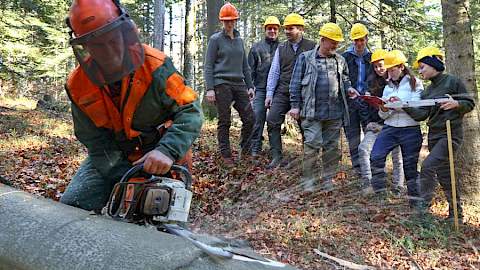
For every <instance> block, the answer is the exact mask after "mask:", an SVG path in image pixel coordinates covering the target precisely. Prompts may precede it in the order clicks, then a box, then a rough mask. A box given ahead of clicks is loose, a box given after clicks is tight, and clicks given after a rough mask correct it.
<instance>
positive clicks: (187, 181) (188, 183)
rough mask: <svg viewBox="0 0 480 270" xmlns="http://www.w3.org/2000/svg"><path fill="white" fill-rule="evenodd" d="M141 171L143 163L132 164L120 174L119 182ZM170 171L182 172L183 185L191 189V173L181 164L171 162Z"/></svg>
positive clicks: (125, 180)
mask: <svg viewBox="0 0 480 270" xmlns="http://www.w3.org/2000/svg"><path fill="white" fill-rule="evenodd" d="M142 171H143V163H140V164H137V165H135V166H133V167H132V168H130V169H129V170H128V171H127V172H126V173H125V174H124V175H123V176H122V178H121V179H120V183H125V182H127V181H128V180H129V179H130V178H132V177H133V176H134V175H136V174H137V173H139V172H142ZM170 171H175V172H178V173H180V174H182V175H183V177H184V178H182V179H183V180H184V183H185V187H186V188H187V189H188V190H191V189H192V175H191V174H190V172H189V171H188V170H187V168H185V167H183V166H181V165H177V164H173V165H172V167H170V170H169V172H170ZM157 176H161V175H157Z"/></svg>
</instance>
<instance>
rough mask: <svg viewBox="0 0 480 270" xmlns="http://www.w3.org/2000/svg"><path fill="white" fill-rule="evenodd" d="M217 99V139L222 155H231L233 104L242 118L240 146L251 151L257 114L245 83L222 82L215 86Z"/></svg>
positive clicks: (243, 150) (245, 150) (244, 150)
mask: <svg viewBox="0 0 480 270" xmlns="http://www.w3.org/2000/svg"><path fill="white" fill-rule="evenodd" d="M214 90H215V100H216V105H217V110H218V128H217V139H218V147H219V150H220V154H221V155H222V157H231V156H232V152H231V149H230V126H231V124H232V120H231V117H232V114H231V113H232V104H233V108H234V109H235V110H237V112H238V114H239V115H240V119H241V120H242V131H241V138H240V147H241V148H242V152H243V153H245V152H249V151H250V148H251V135H252V129H253V124H254V121H255V116H254V115H253V109H252V105H251V103H250V100H249V98H248V93H247V88H246V86H245V85H230V84H220V85H216V86H215V88H214Z"/></svg>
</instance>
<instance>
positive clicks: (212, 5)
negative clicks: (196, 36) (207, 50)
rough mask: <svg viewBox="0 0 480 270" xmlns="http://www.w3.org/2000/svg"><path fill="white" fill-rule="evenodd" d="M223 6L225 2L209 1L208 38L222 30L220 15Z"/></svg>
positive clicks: (220, 0)
mask: <svg viewBox="0 0 480 270" xmlns="http://www.w3.org/2000/svg"><path fill="white" fill-rule="evenodd" d="M222 5H223V0H207V37H208V38H210V36H211V35H213V33H215V32H217V31H218V30H220V20H219V19H218V13H219V12H220V8H221V7H222Z"/></svg>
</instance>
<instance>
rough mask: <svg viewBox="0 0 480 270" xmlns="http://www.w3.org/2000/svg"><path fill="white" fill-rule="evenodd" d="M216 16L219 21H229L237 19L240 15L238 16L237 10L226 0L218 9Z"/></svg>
mask: <svg viewBox="0 0 480 270" xmlns="http://www.w3.org/2000/svg"><path fill="white" fill-rule="evenodd" d="M218 18H219V19H220V21H231V20H237V19H238V18H240V16H238V10H237V9H236V8H235V6H234V5H232V4H230V3H228V2H227V3H225V5H223V6H222V8H221V9H220V13H219V14H218Z"/></svg>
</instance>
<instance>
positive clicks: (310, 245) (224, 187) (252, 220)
mask: <svg viewBox="0 0 480 270" xmlns="http://www.w3.org/2000/svg"><path fill="white" fill-rule="evenodd" d="M56 126H58V127H59V128H55V127H56ZM52 128H53V129H54V130H56V131H55V133H52V132H50V131H51V130H52ZM239 132H240V131H239V128H238V125H237V126H234V127H232V132H231V134H232V138H233V140H232V145H235V144H236V143H238V136H239ZM286 142H287V143H286V144H285V145H286V147H285V149H286V150H285V152H286V153H288V154H289V155H290V157H289V159H290V160H291V161H292V162H290V165H288V166H287V167H285V168H278V169H275V170H266V169H265V166H266V165H267V164H268V161H269V160H268V157H267V154H266V153H264V155H262V156H260V157H259V158H256V159H255V160H251V159H247V160H240V161H239V160H238V153H237V152H236V151H234V152H233V155H234V157H235V158H237V163H236V165H235V167H234V168H233V169H230V170H228V169H226V168H223V167H222V166H220V164H221V162H220V157H219V156H218V154H216V153H217V142H216V125H215V124H214V123H212V122H207V124H206V125H205V126H204V128H203V130H202V134H201V137H200V138H199V139H198V140H197V141H196V143H195V145H194V185H193V191H194V200H193V204H192V209H191V215H190V216H191V220H192V223H193V226H195V230H197V231H198V230H200V231H203V232H208V233H212V234H221V235H225V236H228V237H233V238H241V239H246V240H248V241H249V242H250V243H251V245H252V246H253V247H254V248H255V250H256V251H257V252H259V253H260V254H263V255H265V256H267V257H273V258H275V259H277V260H279V261H282V262H285V263H289V264H292V265H295V266H297V267H299V268H303V269H332V264H331V262H329V263H327V262H325V260H323V259H322V258H320V257H319V256H318V255H317V254H315V252H314V251H313V250H314V249H317V250H319V251H321V252H324V253H327V254H329V255H332V256H338V257H339V258H343V259H345V260H348V261H351V262H355V263H357V264H365V265H372V266H375V267H377V268H379V269H385V268H390V269H414V266H413V263H412V259H411V258H410V257H409V256H408V255H407V254H406V252H405V250H404V248H406V249H407V250H408V251H409V252H410V253H411V254H412V257H413V258H414V260H415V261H416V262H417V263H418V264H419V265H421V266H422V267H423V268H424V269H474V267H476V268H480V260H479V255H478V254H479V252H478V249H479V248H480V240H479V239H480V221H479V215H480V214H479V213H480V210H479V209H478V208H474V207H465V209H464V210H465V214H466V217H467V220H468V224H467V225H466V226H464V227H462V234H455V233H454V232H453V230H452V229H451V228H450V227H449V226H448V225H442V224H441V223H440V222H437V221H435V222H434V223H432V224H427V225H424V224H423V225H422V224H421V223H419V222H417V221H415V219H414V217H413V215H412V213H411V210H410V209H409V207H408V203H407V202H406V198H405V197H404V196H403V197H402V196H389V197H388V198H386V199H385V200H379V199H378V198H376V197H375V195H374V194H367V195H362V192H361V191H360V188H359V185H358V183H357V182H356V179H354V178H352V177H351V171H349V168H348V166H347V165H346V163H345V162H344V163H343V164H342V166H341V168H342V172H341V173H339V174H338V175H337V177H336V179H335V181H334V183H335V189H334V190H333V191H332V192H329V193H321V192H313V193H304V192H303V190H302V188H301V187H300V185H299V179H300V172H299V169H298V164H300V163H299V162H298V160H297V158H298V157H300V156H301V155H300V153H301V146H300V145H299V144H298V141H297V140H286ZM296 142H297V143H296ZM342 149H343V151H344V153H343V154H344V158H343V160H344V161H345V160H347V159H346V158H345V156H346V155H348V154H347V151H348V147H346V146H345V147H343V148H342ZM84 157H85V150H84V148H83V147H82V146H81V145H80V144H79V143H78V142H77V141H76V140H75V138H74V137H73V136H72V131H71V123H70V120H69V118H68V116H62V117H59V118H55V117H52V116H51V115H48V113H46V112H41V111H16V110H6V109H2V110H0V160H1V163H0V175H1V176H2V177H3V178H5V179H6V180H8V182H11V183H12V184H13V185H15V186H16V187H18V188H21V189H23V190H25V191H28V192H31V193H35V194H39V195H42V196H45V197H48V198H52V199H55V200H58V199H59V198H60V196H61V194H62V193H63V192H64V190H65V187H66V186H67V184H68V181H69V179H70V178H71V177H72V175H73V174H74V173H75V171H76V170H77V168H78V166H79V164H80V162H81V161H82V160H83V158H84ZM432 210H433V212H434V214H435V215H436V216H437V217H442V216H445V215H446V206H445V204H444V203H443V199H441V198H436V199H435V203H434V206H433V207H432ZM402 246H403V247H404V248H403V247H402Z"/></svg>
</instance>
